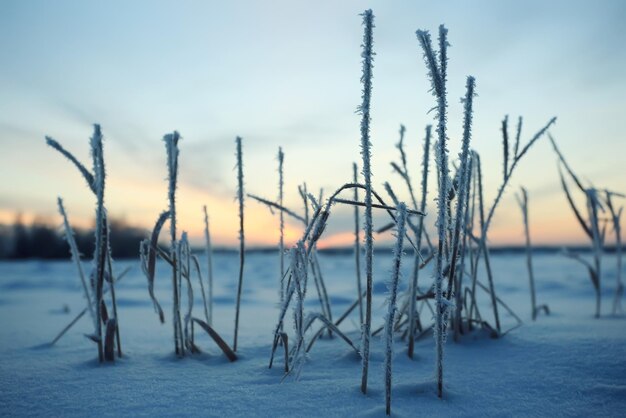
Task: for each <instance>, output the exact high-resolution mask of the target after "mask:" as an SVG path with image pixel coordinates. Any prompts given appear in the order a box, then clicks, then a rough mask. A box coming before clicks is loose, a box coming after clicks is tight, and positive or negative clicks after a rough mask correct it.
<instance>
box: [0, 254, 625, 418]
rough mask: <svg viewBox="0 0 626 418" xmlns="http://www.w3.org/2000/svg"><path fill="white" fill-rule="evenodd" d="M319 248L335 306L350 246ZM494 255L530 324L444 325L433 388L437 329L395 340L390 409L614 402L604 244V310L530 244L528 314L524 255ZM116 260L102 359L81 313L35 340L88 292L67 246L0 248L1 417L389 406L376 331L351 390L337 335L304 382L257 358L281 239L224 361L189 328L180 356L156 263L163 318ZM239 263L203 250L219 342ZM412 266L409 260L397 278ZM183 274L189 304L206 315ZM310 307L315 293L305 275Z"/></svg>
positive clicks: (476, 409) (562, 265)
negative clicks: (23, 256) (59, 249)
mask: <svg viewBox="0 0 626 418" xmlns="http://www.w3.org/2000/svg"><path fill="white" fill-rule="evenodd" d="M320 257H321V260H320V261H321V266H322V270H323V273H324V276H325V280H326V284H327V287H328V291H329V294H330V296H331V302H332V310H333V315H334V316H335V317H337V316H339V314H340V313H342V312H343V311H344V310H345V309H346V308H347V307H348V306H349V305H350V303H351V302H352V301H353V300H354V297H355V294H356V290H355V288H356V283H355V278H354V270H353V269H354V259H353V257H351V256H348V255H321V256H320ZM409 260H410V257H408V258H405V261H409ZM204 261H206V260H204ZM391 264H392V260H391V255H379V254H376V255H375V269H374V273H375V276H374V277H375V281H376V283H375V285H374V292H375V295H374V315H373V318H374V324H373V327H374V329H376V328H378V327H379V326H380V325H382V321H383V317H384V312H385V307H384V305H383V302H384V300H385V297H386V294H385V292H386V286H385V280H387V279H388V275H389V271H390V269H391ZM492 264H493V268H494V272H495V278H496V288H497V290H498V295H499V296H500V297H501V298H502V299H504V301H505V302H507V303H508V304H509V306H511V307H512V308H513V309H514V310H515V312H516V313H517V314H518V315H520V316H521V317H522V318H523V319H524V321H525V324H524V325H523V326H522V327H520V328H518V329H516V330H514V331H512V332H510V333H509V334H507V335H506V336H505V337H504V338H501V339H498V340H493V339H490V338H488V337H487V336H485V335H481V334H476V335H471V336H465V337H464V339H463V340H462V342H460V343H454V342H453V341H452V340H451V338H450V339H449V341H448V342H447V344H446V351H445V353H446V357H445V363H444V382H445V383H444V399H443V400H440V399H438V398H437V396H436V386H435V382H434V357H435V352H434V341H433V338H432V336H427V337H426V338H423V339H421V340H420V341H418V343H417V344H416V357H415V359H414V360H409V359H408V358H407V356H406V347H405V343H404V342H402V341H400V340H399V339H398V340H396V347H395V349H394V351H395V352H396V355H395V357H394V365H393V370H394V373H393V375H394V381H393V392H392V414H393V416H433V415H442V416H625V415H626V317H625V316H623V315H621V316H618V317H614V316H610V315H609V314H608V313H609V312H610V309H611V305H612V297H613V289H614V285H615V267H614V266H615V258H613V257H611V256H607V257H606V258H605V259H604V266H605V267H604V276H603V301H602V302H603V307H602V312H603V317H602V318H601V319H594V318H593V311H594V296H593V290H592V286H591V282H590V280H589V278H588V276H587V275H586V274H587V273H586V272H585V271H584V270H583V269H582V268H581V267H580V265H579V264H577V263H576V262H575V261H572V260H568V259H563V258H561V257H559V256H558V255H549V254H537V255H535V257H534V264H535V273H536V286H537V300H538V304H543V303H548V304H549V305H550V309H551V311H552V313H551V315H550V316H545V315H543V314H542V315H540V316H539V318H538V320H537V321H536V322H534V323H533V322H532V321H531V320H530V295H529V293H528V279H527V275H526V271H525V261H524V257H523V255H513V254H508V255H507V254H500V255H493V256H492ZM203 265H204V264H203ZM85 266H86V268H88V267H89V264H86V265H85ZM126 266H133V270H132V271H131V272H130V273H129V275H128V276H126V277H125V278H124V279H123V280H122V282H121V283H119V285H118V288H117V296H118V303H119V308H118V309H119V316H120V318H119V320H120V331H121V337H122V348H123V351H124V354H125V356H124V358H123V359H121V360H119V361H117V362H116V363H115V364H114V365H99V364H98V362H97V352H96V346H95V344H93V343H92V342H91V341H89V340H87V339H86V338H85V337H84V336H83V334H85V333H88V332H90V331H91V322H90V320H89V319H88V316H87V315H86V316H85V317H83V318H82V319H81V321H80V322H79V323H78V324H77V325H76V326H75V327H74V328H73V329H72V330H70V331H69V332H68V334H66V335H65V336H64V337H63V338H62V339H61V340H60V341H59V342H58V343H57V344H56V345H55V346H54V347H52V348H50V347H47V346H46V344H47V343H48V342H50V341H51V340H52V339H53V338H54V336H55V335H56V334H57V333H58V332H59V331H60V330H61V329H62V328H63V327H64V326H65V325H66V324H67V323H68V322H69V321H70V320H71V319H72V318H73V317H74V316H75V315H76V314H77V313H78V312H80V311H81V310H82V309H83V307H84V306H85V305H84V301H83V296H82V291H81V287H80V281H79V279H78V276H77V274H76V271H75V266H74V265H72V263H70V261H69V260H68V261H67V262H39V261H29V262H9V263H0V416H3V417H4V416H42V415H45V416H128V415H132V416H154V415H158V416H180V415H201V416H220V417H223V416H242V417H244V416H245V417H250V416H272V417H274V416H278V417H280V416H324V417H325V416H340V417H346V416H384V413H385V408H384V380H383V379H384V375H383V360H384V344H383V341H382V340H381V338H380V337H379V338H374V339H373V340H372V357H371V364H370V381H369V385H368V387H369V393H368V394H367V396H364V395H362V394H361V393H360V391H359V386H360V379H361V370H360V366H361V362H360V360H359V359H358V358H357V356H356V355H355V354H354V352H353V351H351V349H350V348H349V347H348V346H347V345H346V344H345V343H344V342H343V341H341V340H340V339H339V338H334V339H332V340H329V339H324V340H320V341H318V342H317V343H316V344H315V346H314V347H313V349H312V350H311V352H310V353H309V359H308V361H307V363H306V364H305V365H304V368H303V370H302V375H301V379H300V381H295V380H294V379H292V378H290V377H288V378H287V379H285V380H284V381H282V383H281V379H282V377H283V374H282V353H280V354H278V357H277V362H276V363H275V366H274V368H273V369H268V360H269V354H270V344H271V342H272V331H273V328H274V326H275V324H276V319H277V315H278V309H277V306H276V303H277V301H278V269H279V266H278V254H250V255H248V257H247V259H246V270H245V277H244V289H243V296H242V313H241V328H240V331H239V339H240V340H239V354H240V359H239V361H237V362H235V363H229V362H228V361H227V359H226V358H225V357H224V356H223V355H222V354H221V353H220V351H219V349H218V348H217V347H216V346H215V345H214V344H213V343H212V341H211V340H209V338H208V337H207V336H206V335H203V334H200V332H201V331H199V330H198V329H196V343H197V344H198V345H199V346H200V348H201V349H203V350H204V354H201V355H196V356H193V357H191V358H185V359H178V358H176V357H175V356H174V355H173V333H172V329H171V324H170V322H169V318H170V317H171V315H169V314H168V313H169V312H171V290H170V286H171V282H170V281H169V277H168V275H167V268H166V266H165V265H163V264H159V265H158V266H157V280H156V295H157V297H158V298H159V301H160V302H161V303H162V305H163V309H164V311H165V312H166V321H167V322H166V324H165V325H161V324H160V323H159V322H158V317H157V315H156V314H155V313H154V310H153V307H152V303H151V301H150V299H149V297H148V291H147V281H146V279H145V278H144V277H143V275H142V274H141V269H140V267H139V264H138V262H129V261H122V262H117V263H116V267H115V269H116V270H122V269H123V268H124V267H126ZM237 268H238V263H237V255H236V254H217V255H215V256H214V270H215V303H216V305H215V307H214V314H215V318H214V325H215V328H216V330H217V331H218V332H219V333H220V334H221V335H222V336H223V337H224V339H225V340H226V341H227V342H228V343H229V344H232V335H233V324H234V314H235V309H234V306H235V303H234V302H235V292H236V286H237V283H236V281H237ZM409 269H410V263H409V262H407V263H405V265H404V266H403V270H404V273H405V274H404V279H403V282H402V283H401V286H402V288H405V287H406V277H409V276H408V272H409ZM422 277H428V276H427V275H426V274H424V275H421V276H420V282H421V286H424V285H426V284H427V281H426V280H425V279H422ZM428 282H430V280H429V281H428ZM194 286H196V289H195V292H196V293H195V296H196V298H195V299H196V300H195V308H194V313H195V315H196V316H198V317H202V315H203V308H202V302H201V299H200V295H199V293H198V289H199V286H198V284H197V283H195V284H194ZM481 299H482V300H483V302H484V304H483V306H482V309H481V312H482V313H483V315H484V316H485V319H487V320H490V319H491V315H490V313H489V312H490V311H489V309H490V307H489V304H488V298H487V295H486V294H484V293H483V294H481ZM183 301H184V299H183ZM184 302H185V301H184ZM65 306H67V307H69V311H70V312H69V313H67V312H66V310H65V309H64V307H65ZM305 308H306V309H307V310H310V311H312V310H317V309H318V308H319V302H318V301H317V295H316V294H315V291H314V289H313V290H311V292H309V294H308V298H307V303H306V306H305ZM501 315H502V318H503V319H502V321H503V327H504V328H505V329H506V328H507V327H510V326H512V325H514V324H515V321H514V320H513V318H511V317H510V316H509V315H507V314H506V313H505V312H504V311H502V313H501ZM289 318H291V311H290V313H289ZM357 318H358V310H355V311H354V312H353V315H352V316H351V319H350V320H347V321H346V322H344V323H343V324H342V326H341V328H342V329H343V330H345V331H346V332H348V335H349V336H350V337H351V338H352V340H353V341H354V342H355V343H356V344H359V343H360V338H359V334H358V332H357V329H358V324H357ZM423 318H426V316H425V315H424V316H423ZM428 319H430V318H428ZM288 331H289V332H290V333H293V330H291V329H288ZM291 336H292V335H290V338H291Z"/></svg>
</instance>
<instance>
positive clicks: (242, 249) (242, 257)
mask: <svg viewBox="0 0 626 418" xmlns="http://www.w3.org/2000/svg"><path fill="white" fill-rule="evenodd" d="M235 142H236V143H237V201H238V202H239V281H238V284H237V307H236V310H235V337H234V338H235V340H234V343H233V351H235V352H236V351H237V336H238V333H239V308H240V306H241V289H242V286H243V265H244V261H245V250H246V244H245V235H244V230H243V162H242V156H241V137H239V136H238V137H237V139H236V140H235Z"/></svg>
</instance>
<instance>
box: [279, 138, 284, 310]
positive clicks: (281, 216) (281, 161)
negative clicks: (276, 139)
mask: <svg viewBox="0 0 626 418" xmlns="http://www.w3.org/2000/svg"><path fill="white" fill-rule="evenodd" d="M284 163H285V153H284V152H283V149H282V147H279V148H278V204H279V205H280V206H284V197H285V191H284V189H285V182H284V178H283V177H284V169H283V165H284ZM278 216H279V220H280V239H279V241H278V257H279V260H280V270H279V271H280V276H279V278H278V284H279V286H280V303H282V302H283V301H284V299H285V283H284V277H285V214H284V213H283V211H282V210H281V211H279V214H278Z"/></svg>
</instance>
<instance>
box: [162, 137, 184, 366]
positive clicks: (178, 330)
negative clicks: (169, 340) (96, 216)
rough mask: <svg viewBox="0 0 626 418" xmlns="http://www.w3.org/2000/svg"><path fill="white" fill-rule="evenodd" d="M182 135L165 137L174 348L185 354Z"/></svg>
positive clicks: (182, 354) (177, 352)
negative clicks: (179, 215)
mask: <svg viewBox="0 0 626 418" xmlns="http://www.w3.org/2000/svg"><path fill="white" fill-rule="evenodd" d="M179 140H180V135H179V133H178V132H176V131H174V132H173V133H171V134H167V135H165V136H164V137H163V141H164V142H165V150H166V151H167V178H168V193H167V196H168V202H169V211H170V257H171V261H172V288H173V307H172V318H173V319H172V324H173V326H174V348H175V351H176V355H181V356H184V355H185V345H184V342H183V330H182V321H181V316H180V295H179V289H180V287H179V286H180V283H179V280H178V277H179V274H178V271H177V269H178V262H177V259H178V257H177V251H176V249H177V239H176V187H177V180H178V141H179Z"/></svg>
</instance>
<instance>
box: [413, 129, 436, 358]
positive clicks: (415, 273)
mask: <svg viewBox="0 0 626 418" xmlns="http://www.w3.org/2000/svg"><path fill="white" fill-rule="evenodd" d="M431 130H432V125H427V126H426V138H425V139H424V159H423V160H422V170H423V171H422V200H421V202H420V209H419V210H420V212H422V213H426V196H427V195H428V162H429V160H430V136H431ZM417 222H418V224H417V238H416V245H417V254H416V256H417V257H418V258H417V259H416V261H417V260H419V257H420V254H419V253H420V252H421V251H422V231H423V230H424V217H423V216H420V217H419V219H418V220H417ZM419 270H420V269H419V264H418V263H417V262H416V263H415V265H414V266H413V275H412V277H411V285H410V287H411V288H410V290H409V297H410V299H409V348H408V355H409V357H410V358H413V352H414V349H415V322H416V315H417V311H416V309H415V308H416V307H415V299H416V298H417V282H418V279H419Z"/></svg>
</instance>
